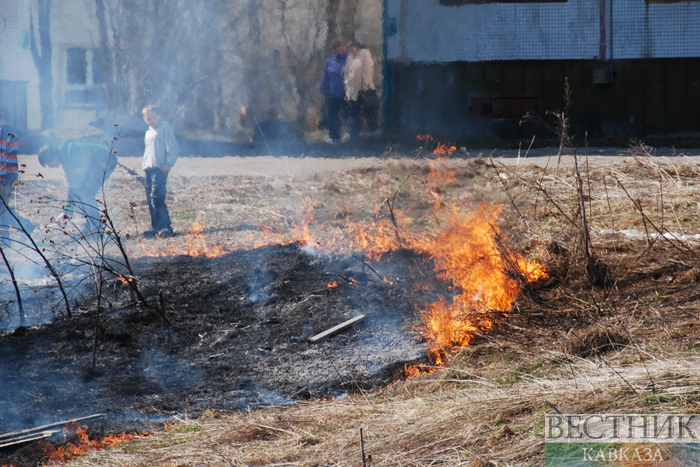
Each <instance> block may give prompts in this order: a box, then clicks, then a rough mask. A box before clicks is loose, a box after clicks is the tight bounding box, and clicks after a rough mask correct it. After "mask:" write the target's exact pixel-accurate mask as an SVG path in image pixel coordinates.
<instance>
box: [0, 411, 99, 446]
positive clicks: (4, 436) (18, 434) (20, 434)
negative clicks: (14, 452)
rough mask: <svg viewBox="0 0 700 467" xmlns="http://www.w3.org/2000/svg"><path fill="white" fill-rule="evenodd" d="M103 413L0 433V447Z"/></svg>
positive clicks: (42, 434)
mask: <svg viewBox="0 0 700 467" xmlns="http://www.w3.org/2000/svg"><path fill="white" fill-rule="evenodd" d="M102 416H103V414H101V413H98V414H95V415H88V416H87V417H79V418H72V419H70V420H61V421H60V422H55V423H49V424H46V425H41V426H37V427H34V428H27V429H26V430H19V431H10V432H7V433H0V448H3V447H6V446H12V445H13V444H20V443H27V442H29V441H34V440H35V439H41V438H47V437H49V436H51V435H53V434H55V433H59V432H60V431H61V430H49V429H48V428H51V427H58V426H61V425H67V424H69V423H73V422H81V421H83V420H89V419H91V418H97V417H102Z"/></svg>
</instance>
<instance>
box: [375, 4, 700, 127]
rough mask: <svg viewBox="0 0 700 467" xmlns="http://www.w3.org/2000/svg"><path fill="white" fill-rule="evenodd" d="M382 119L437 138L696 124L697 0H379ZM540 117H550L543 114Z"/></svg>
mask: <svg viewBox="0 0 700 467" xmlns="http://www.w3.org/2000/svg"><path fill="white" fill-rule="evenodd" d="M385 8H386V11H385V19H384V31H385V38H384V39H385V49H386V57H387V59H388V63H387V66H386V67H385V70H386V76H385V80H386V82H387V84H388V89H389V96H388V99H387V101H386V102H387V109H386V113H387V116H388V124H389V127H390V128H393V129H394V130H396V131H399V132H401V133H405V134H410V133H414V134H415V133H418V132H429V133H431V134H434V135H436V136H443V137H452V138H460V137H480V136H492V137H501V138H527V139H529V138H531V137H532V136H533V135H538V136H540V137H551V136H554V134H553V132H552V131H551V130H548V129H546V128H545V127H543V126H542V125H540V124H536V123H533V122H526V123H523V124H521V119H522V117H523V115H524V114H525V113H526V112H528V111H529V112H535V113H537V114H538V115H540V116H541V117H544V118H545V120H546V119H547V114H546V112H548V111H549V112H557V111H562V110H564V83H565V80H566V81H568V84H569V87H570V91H571V105H570V108H569V113H568V115H569V116H570V118H571V124H572V133H575V134H576V136H577V137H579V138H583V136H584V134H586V133H587V134H588V136H589V137H591V138H602V137H610V136H614V137H630V136H635V137H649V136H677V135H689V134H697V133H698V132H700V112H698V110H697V109H698V107H699V106H700V28H698V24H700V1H697V0H689V1H678V0H559V1H556V0H549V1H547V0H543V1H539V2H538V1H533V0H523V1H518V0H508V1H499V0H434V1H424V0H386V2H385ZM550 117H551V116H550Z"/></svg>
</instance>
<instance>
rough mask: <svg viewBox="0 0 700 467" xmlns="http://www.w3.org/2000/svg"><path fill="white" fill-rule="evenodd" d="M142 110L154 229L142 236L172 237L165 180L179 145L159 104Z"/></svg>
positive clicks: (144, 160)
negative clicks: (166, 202) (166, 203)
mask: <svg viewBox="0 0 700 467" xmlns="http://www.w3.org/2000/svg"><path fill="white" fill-rule="evenodd" d="M142 112H143V120H144V121H145V122H146V124H147V125H148V130H147V131H146V136H145V138H144V142H145V145H146V148H145V150H144V152H143V164H142V168H143V170H144V172H145V173H146V181H145V185H146V201H147V203H148V210H149V212H150V214H151V228H150V229H148V230H146V231H145V232H144V233H143V235H144V236H145V237H155V236H156V235H157V236H159V237H170V236H171V235H172V234H173V228H172V224H171V221H170V213H169V212H168V207H167V206H166V205H165V195H166V193H167V188H166V183H167V181H168V173H169V172H170V170H171V169H172V168H173V166H174V165H175V162H177V157H178V150H179V148H178V144H177V140H176V139H175V131H174V129H173V126H172V125H171V124H170V123H168V122H167V121H165V120H163V113H162V111H161V110H160V109H159V108H158V107H157V106H155V105H147V106H146V107H144V108H143V111H142Z"/></svg>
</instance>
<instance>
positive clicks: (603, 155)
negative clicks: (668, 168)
mask: <svg viewBox="0 0 700 467" xmlns="http://www.w3.org/2000/svg"><path fill="white" fill-rule="evenodd" d="M625 151H627V149H625V148H589V150H588V153H589V154H592V155H590V156H589V157H588V163H589V164H590V165H594V166H596V165H597V166H600V165H603V164H610V163H619V162H623V161H625V160H630V161H631V160H633V158H632V157H631V156H630V155H629V154H626V153H625ZM585 153H586V151H585V150H580V151H579V150H577V154H585ZM655 153H656V154H658V155H659V156H660V157H662V158H664V159H673V158H674V156H673V151H672V150H671V149H668V148H666V149H664V148H661V149H659V150H657V151H656V152H655ZM556 154H557V150H556V148H544V149H536V150H532V151H529V152H526V151H520V154H518V151H515V150H508V151H506V150H494V151H474V152H472V153H466V154H464V153H461V152H459V153H458V157H456V158H454V159H450V160H449V161H447V162H446V164H447V165H448V167H449V166H460V165H463V164H465V163H466V162H467V161H468V160H469V159H470V158H473V157H478V156H482V157H489V156H491V157H493V158H494V160H496V161H497V162H498V163H502V164H504V165H525V164H536V165H538V166H540V167H545V166H549V167H556V166H557V164H560V165H561V166H563V167H572V166H573V163H574V159H573V157H571V156H563V157H562V158H561V160H559V159H558V158H557V156H556ZM464 156H467V157H464ZM675 157H677V158H683V159H685V160H686V161H687V160H688V159H690V160H692V161H695V162H696V163H700V149H698V150H690V151H688V150H685V151H682V152H681V151H679V152H678V153H677V155H676V156H675ZM20 159H21V163H22V164H24V165H25V167H24V171H25V172H24V175H23V178H24V179H25V180H34V179H36V178H37V177H43V178H44V179H47V180H61V179H62V177H63V170H62V169H61V168H56V169H52V168H49V167H41V166H40V165H39V162H38V160H37V157H36V156H31V155H27V156H20ZM415 160H416V159H408V158H397V157H392V156H386V157H349V158H336V157H287V156H280V157H273V156H250V157H241V156H226V157H215V158H209V157H181V158H180V159H179V160H178V163H177V165H176V166H175V168H174V169H173V175H176V176H182V177H192V176H194V177H209V176H219V175H221V176H236V175H240V176H256V175H257V176H260V175H262V176H266V177H274V178H283V177H292V178H298V177H304V176H308V175H313V174H316V173H321V172H338V171H343V170H348V169H353V168H357V167H376V166H379V165H382V164H386V163H390V162H401V161H404V162H410V161H415ZM119 162H120V164H122V165H123V166H125V167H128V168H129V169H131V170H134V171H136V172H140V171H141V158H140V157H122V158H120V159H119ZM120 173H121V174H122V176H125V175H126V174H125V172H124V171H123V170H122V171H119V170H118V171H117V172H116V173H115V177H119V176H120ZM38 174H41V176H39V175H38Z"/></svg>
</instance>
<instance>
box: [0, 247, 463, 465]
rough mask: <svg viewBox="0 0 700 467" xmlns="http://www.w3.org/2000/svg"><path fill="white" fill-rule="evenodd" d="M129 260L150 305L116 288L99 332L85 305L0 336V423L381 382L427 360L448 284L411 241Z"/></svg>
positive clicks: (123, 419)
mask: <svg viewBox="0 0 700 467" xmlns="http://www.w3.org/2000/svg"><path fill="white" fill-rule="evenodd" d="M135 269H136V270H137V272H138V276H139V278H140V281H141V287H142V290H143V292H144V295H145V296H146V297H147V299H148V301H149V302H150V303H149V305H150V306H148V307H145V306H138V305H134V304H130V303H129V293H128V291H127V290H125V289H119V288H111V289H110V291H109V292H108V293H106V294H105V297H104V300H105V301H106V302H108V303H107V306H108V308H107V309H106V311H105V312H104V313H103V315H102V317H101V320H100V324H99V331H98V334H97V340H95V318H94V311H93V312H86V313H84V314H82V315H79V316H77V317H74V318H73V319H65V320H61V321H57V322H54V323H50V324H46V325H43V326H39V327H32V328H24V327H22V328H18V329H16V330H14V331H13V332H10V333H6V334H5V335H2V336H0V355H2V360H1V361H0V427H2V430H1V431H11V430H19V429H24V428H30V427H34V426H38V425H41V424H43V423H53V422H55V421H57V420H66V419H70V418H74V417H81V416H86V415H91V414H95V413H104V414H106V415H105V417H104V418H103V422H102V423H104V424H106V425H110V426H113V427H114V426H116V427H120V426H121V427H126V426H129V427H135V426H136V425H138V424H139V423H144V424H148V423H153V422H154V421H158V420H161V421H162V420H166V419H168V418H169V417H171V416H173V415H183V414H187V415H188V416H196V415H197V413H198V412H200V411H203V410H206V409H209V408H212V409H217V410H227V409H230V410H237V409H243V410H246V409H252V408H255V407H259V406H265V405H276V404H284V403H291V402H293V401H295V400H301V399H308V398H314V397H329V396H340V395H342V394H345V393H347V392H357V391H360V390H368V389H372V388H376V387H379V386H381V385H385V384H387V383H390V382H391V381H393V380H395V379H396V378H400V377H402V375H403V373H404V366H405V364H411V363H415V362H418V361H425V360H426V358H427V353H428V347H427V344H426V342H425V341H424V339H423V337H422V335H421V334H420V332H419V331H417V330H416V326H420V324H421V323H420V313H419V308H421V307H423V306H424V305H425V303H426V302H430V301H433V300H435V298H436V296H437V294H438V293H440V294H443V295H449V294H450V292H449V287H448V285H447V284H443V283H440V282H438V281H435V279H433V277H434V275H433V272H432V271H433V268H432V263H431V262H430V261H429V260H428V259H426V258H423V257H421V256H419V255H416V254H415V253H412V252H409V251H400V252H394V253H391V254H389V255H385V257H384V258H382V260H380V261H378V262H373V263H370V262H369V261H366V260H363V259H362V258H360V257H352V256H342V257H340V256H332V255H325V254H316V253H313V252H309V251H308V250H306V249H301V248H300V247H299V245H296V244H292V245H286V246H281V245H277V246H268V247H262V248H258V249H255V250H249V251H237V252H232V253H228V254H225V255H223V256H219V257H216V258H205V257H189V256H180V257H174V258H141V259H139V260H137V261H136V262H135ZM416 271H418V272H416ZM420 271H424V272H420ZM384 277H388V278H390V279H391V280H390V281H388V282H387V281H386V280H383V278H384ZM336 284H337V286H336ZM426 284H429V286H426ZM360 314H363V315H365V316H366V318H365V319H364V320H363V321H361V322H359V323H357V324H355V325H354V326H352V327H351V328H349V329H347V330H345V331H343V332H341V333H339V334H337V335H335V336H333V337H330V338H327V339H324V340H322V341H319V342H317V343H311V342H309V340H308V338H309V337H311V336H313V335H315V334H318V333H320V332H322V331H325V330H327V329H329V328H331V327H333V326H335V325H337V324H339V323H341V322H343V321H345V320H348V319H350V318H352V317H354V316H357V315H360ZM95 342H96V343H97V346H96V354H95V355H96V366H95V368H94V369H93V367H92V362H93V360H92V359H93V348H94V344H95ZM0 457H1V456H0Z"/></svg>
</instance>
